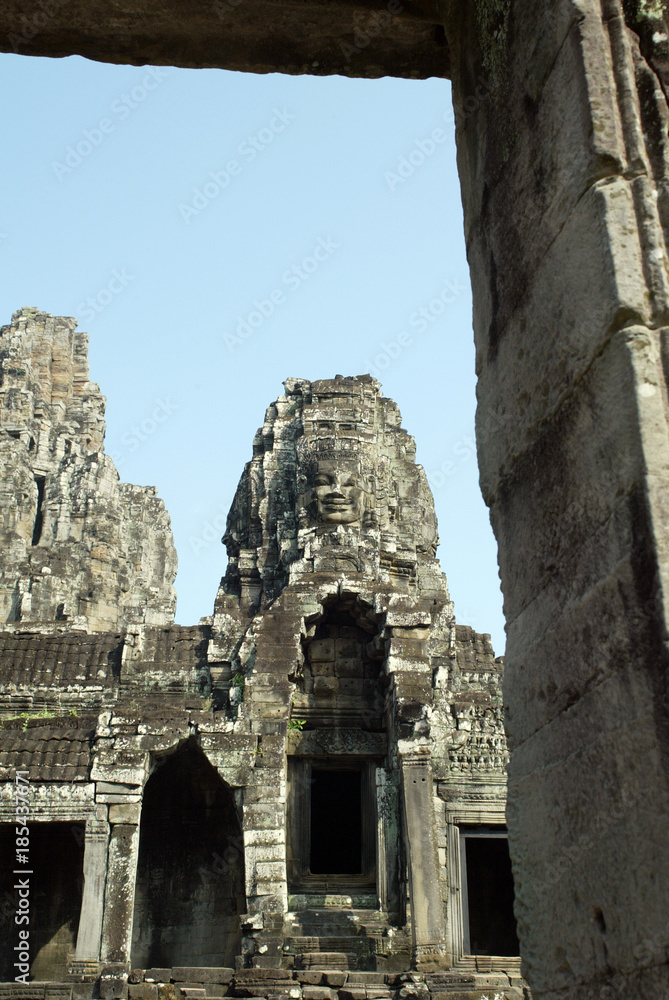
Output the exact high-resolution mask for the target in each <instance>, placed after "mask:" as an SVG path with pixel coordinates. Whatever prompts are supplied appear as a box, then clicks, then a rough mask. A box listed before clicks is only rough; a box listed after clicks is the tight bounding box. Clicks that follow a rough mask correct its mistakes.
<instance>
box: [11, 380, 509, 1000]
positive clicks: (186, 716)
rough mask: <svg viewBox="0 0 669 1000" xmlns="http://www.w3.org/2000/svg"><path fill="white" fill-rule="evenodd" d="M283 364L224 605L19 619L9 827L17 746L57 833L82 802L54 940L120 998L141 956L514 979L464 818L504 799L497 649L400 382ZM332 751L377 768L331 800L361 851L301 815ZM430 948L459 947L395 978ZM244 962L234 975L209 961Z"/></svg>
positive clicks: (500, 982)
mask: <svg viewBox="0 0 669 1000" xmlns="http://www.w3.org/2000/svg"><path fill="white" fill-rule="evenodd" d="M287 387H288V389H289V397H290V398H288V399H287V398H286V397H282V398H280V399H279V400H278V401H277V402H276V403H275V404H274V405H273V406H272V407H270V410H269V411H268V419H267V421H266V424H265V427H264V429H263V431H264V433H263V434H259V436H258V438H257V440H256V446H255V448H254V451H255V455H254V459H253V460H252V462H251V463H250V464H249V466H247V469H246V470H245V472H244V475H243V476H242V480H241V483H240V486H239V489H238V491H237V495H236V498H235V501H234V504H233V508H232V511H231V514H230V519H229V523H228V531H227V533H226V541H227V544H228V547H229V552H230V556H231V558H230V564H229V567H228V572H227V574H226V576H225V577H224V579H223V581H222V584H221V588H220V590H219V594H218V597H217V600H216V607H215V613H214V615H213V616H212V617H211V619H203V620H202V622H201V623H200V625H199V626H193V627H182V626H177V625H165V626H157V625H146V624H134V625H131V626H128V627H126V628H124V629H122V630H121V631H117V632H104V633H96V634H89V633H86V632H83V631H81V630H78V629H77V628H73V627H72V626H71V625H70V624H68V623H63V622H44V623H42V622H36V623H30V624H24V623H16V624H12V625H7V626H6V628H5V631H4V632H3V633H2V634H0V679H1V682H2V691H1V692H0V696H1V700H0V711H1V712H2V714H3V715H4V717H5V720H6V721H5V722H4V723H3V724H2V725H1V726H0V778H1V779H2V784H0V824H3V825H2V827H0V834H2V835H3V836H5V840H7V839H8V837H9V835H8V834H7V830H8V829H9V830H11V829H12V827H11V823H12V821H13V818H14V802H13V791H12V777H13V774H14V773H15V771H16V769H17V768H23V769H25V770H26V771H27V772H28V774H29V775H30V786H31V808H32V814H31V824H32V826H33V827H35V826H37V828H38V831H39V833H38V837H39V836H42V838H44V837H48V831H49V829H54V830H55V829H56V827H55V826H50V825H52V824H58V828H59V829H62V828H65V827H66V826H67V824H69V825H70V827H71V828H72V829H73V830H74V829H76V831H77V833H78V835H79V838H80V839H81V836H82V833H81V831H82V830H84V833H83V847H84V851H83V858H82V859H80V867H81V868H82V874H83V895H82V902H81V917H80V920H79V922H78V926H77V927H72V928H70V932H68V934H63V935H60V936H59V933H55V932H54V933H51V936H50V938H49V941H48V942H47V944H48V953H49V956H50V958H49V961H50V962H51V965H50V966H49V968H52V969H55V968H56V965H57V963H58V962H60V963H61V965H62V962H63V961H65V959H64V958H63V956H64V955H66V953H67V955H66V957H67V960H68V961H69V962H70V965H71V967H72V969H73V975H75V976H77V977H79V979H80V980H81V983H80V985H81V989H78V997H79V998H81V1000H84V998H87V997H88V996H90V995H92V991H93V990H94V989H97V987H96V986H94V981H95V980H96V977H98V976H99V974H100V972H101V969H102V965H103V964H104V965H105V968H104V969H102V980H101V984H100V987H99V988H100V990H101V991H102V992H101V995H103V996H105V995H107V996H109V997H110V998H111V997H114V996H120V997H125V996H126V994H128V993H130V995H131V996H133V997H142V995H143V994H142V991H144V995H145V996H150V997H155V996H157V995H158V987H157V986H156V985H155V984H154V982H150V983H146V982H145V980H146V976H144V977H143V974H141V973H139V972H138V973H136V974H135V975H134V982H131V983H128V971H129V968H130V966H131V965H135V966H139V967H142V968H146V967H151V966H156V965H160V966H161V968H163V967H165V968H164V969H163V972H162V976H163V978H164V979H166V980H169V979H170V978H172V979H173V980H174V978H175V975H177V979H176V983H179V982H181V980H179V979H178V973H177V972H176V970H175V969H174V968H173V967H174V966H175V965H176V966H178V967H179V968H184V967H187V968H188V969H189V970H190V975H191V976H192V980H191V981H192V982H194V983H201V982H202V983H204V982H208V983H210V984H211V989H215V990H216V991H217V994H218V992H219V987H220V988H221V989H220V993H221V995H222V994H223V993H225V992H226V991H227V990H228V989H230V990H232V991H233V993H232V995H247V993H248V991H249V990H250V991H251V994H253V995H258V996H268V995H269V994H273V995H278V994H281V995H286V992H282V991H284V989H285V991H288V992H290V990H292V991H293V993H291V996H293V995H294V996H295V997H296V998H299V997H302V998H303V1000H363V997H362V996H361V995H358V993H356V992H351V991H358V992H359V990H360V989H362V988H363V986H362V985H361V984H368V985H366V986H364V988H365V989H366V990H367V989H372V987H373V990H372V992H373V993H374V998H375V1000H385V998H388V1000H394V998H395V997H397V1000H418V998H419V997H420V998H423V1000H429V993H430V990H432V991H434V990H437V991H439V990H440V989H441V988H442V987H443V988H446V987H447V986H448V987H449V988H450V987H453V988H455V987H460V986H462V985H463V983H464V984H468V985H469V986H472V987H479V986H480V987H481V988H484V987H485V986H487V985H493V982H494V985H497V986H501V987H503V988H504V989H505V990H506V991H507V992H506V996H508V997H519V996H520V992H519V990H520V985H519V980H518V960H517V959H515V960H514V959H513V958H512V957H509V958H504V959H495V960H492V959H490V960H488V961H487V964H486V963H485V962H484V967H483V968H480V967H477V962H478V960H475V959H473V958H472V957H471V956H470V957H469V958H466V957H465V955H464V950H463V933H462V919H463V918H462V907H460V908H458V906H457V905H455V902H454V900H455V898H456V895H457V892H458V891H459V887H460V881H459V880H460V876H459V874H457V872H459V869H460V861H459V847H458V839H457V838H458V830H459V824H460V823H461V822H476V823H480V822H488V823H492V824H495V825H496V826H497V827H498V828H499V827H500V826H502V825H503V823H504V800H505V794H504V793H505V771H504V768H505V763H506V751H505V744H504V738H503V733H502V706H501V691H500V678H501V670H502V664H501V661H498V660H495V659H494V654H493V651H492V648H491V646H490V641H489V637H488V636H480V635H478V634H477V633H475V632H473V631H472V630H471V629H469V628H468V627H466V626H459V625H456V624H455V620H454V615H453V607H452V604H451V602H450V599H449V596H448V588H447V585H446V579H445V577H444V575H443V573H442V572H441V569H440V567H439V563H438V562H437V560H436V557H435V547H436V541H437V526H436V519H435V517H434V507H433V500H432V497H431V495H430V492H429V489H428V488H427V485H426V482H425V476H424V473H423V470H422V469H421V468H420V467H419V466H416V465H415V461H414V445H413V440H412V439H411V438H410V437H409V435H408V434H407V433H406V432H405V431H404V430H403V429H402V427H401V420H400V415H399V411H398V410H397V407H396V406H395V404H394V403H392V402H391V401H390V400H387V399H385V398H384V397H382V396H381V393H380V386H379V385H378V383H376V382H375V381H374V380H372V379H370V378H369V377H368V376H364V377H361V378H350V379H341V378H337V379H333V380H327V381H321V382H315V383H308V382H306V381H303V380H299V381H298V380H288V382H287ZM12 716H14V717H12ZM331 772H334V773H335V774H339V775H342V774H345V775H349V776H350V775H354V776H357V777H355V780H354V781H353V783H352V784H351V783H349V785H347V786H346V787H347V788H351V789H353V788H356V787H357V788H358V792H357V793H354V794H358V795H359V801H358V802H357V805H354V803H353V802H349V801H344V799H343V798H341V799H340V800H339V802H338V805H337V809H336V810H333V815H332V826H333V828H337V826H339V828H340V829H341V830H345V828H346V824H347V823H348V822H355V823H356V824H357V825H358V829H357V834H356V837H357V836H358V835H359V839H357V840H356V837H354V838H352V841H351V842H352V843H354V846H353V847H351V848H350V850H351V852H352V853H351V855H350V857H349V859H347V865H348V867H345V870H342V871H341V872H340V873H339V874H337V871H339V870H338V869H335V872H334V874H331V873H330V868H329V867H328V865H327V863H324V864H325V867H319V866H318V865H317V864H314V857H315V853H314V850H313V845H312V842H311V837H312V836H314V834H313V831H312V830H311V828H310V826H309V823H308V822H307V821H306V819H305V817H307V816H308V815H309V813H310V810H311V809H312V808H313V798H312V784H313V782H314V780H324V779H323V775H326V776H327V775H328V773H331ZM314 775H320V776H321V777H320V778H318V779H315V778H314ZM356 782H358V784H357V785H356ZM329 825H330V817H328V823H327V826H329ZM9 840H11V837H9ZM355 844H357V846H355ZM319 847H320V845H319ZM356 851H357V852H358V856H357V857H355V856H354V854H355V852H356ZM312 868H313V870H312ZM77 878H78V876H77ZM10 895H11V893H10ZM458 919H459V925H458V928H459V929H458V930H456V931H453V932H451V931H448V933H447V927H450V924H451V923H453V921H455V922H456V923H457V920H458ZM68 926H69V925H68ZM52 930H53V929H52ZM45 961H46V959H45ZM463 962H464V965H463ZM494 963H496V964H494ZM500 963H501V964H500ZM412 964H413V965H414V966H417V967H418V968H419V969H420V971H421V973H431V972H433V971H434V970H438V969H443V968H451V967H453V966H455V965H457V966H458V968H459V969H460V971H459V972H458V973H457V974H455V973H454V976H455V978H453V979H451V980H448V981H447V980H444V981H443V982H442V981H441V980H437V979H434V980H429V981H428V980H424V979H422V978H420V977H419V978H417V979H416V980H415V981H413V980H403V979H401V977H400V978H399V979H398V978H397V973H401V972H403V971H404V970H406V969H408V968H409V967H410V966H411V965H412ZM233 965H234V966H236V967H237V969H238V972H239V974H238V975H237V976H236V977H235V979H234V980H233V981H232V984H231V985H230V977H231V975H232V974H231V973H230V976H228V978H227V979H224V980H221V981H219V980H217V979H215V978H211V977H212V976H215V974H216V972H217V970H218V971H219V972H220V967H226V968H227V967H228V966H233ZM168 966H169V967H170V968H169V969H168V968H167V967H168ZM40 967H42V966H39V965H36V966H35V968H36V969H37V968H40ZM43 967H44V968H47V965H46V964H43ZM59 967H60V966H59ZM202 967H209V968H210V971H209V972H206V971H203V969H202ZM244 969H247V970H248V977H250V978H248V977H247V979H244V975H245V973H243V972H242V971H241V970H244ZM323 969H329V970H331V971H330V972H328V973H327V976H329V977H331V978H330V979H327V980H326V981H325V982H321V978H322V975H323V973H322V972H321V971H320V970H323ZM336 969H338V970H340V971H338V972H335V971H334V970H336ZM170 970H171V971H170ZM291 970H292V971H291ZM154 972H155V970H154ZM293 972H294V976H295V978H292V976H293ZM200 973H201V974H202V975H201V976H200ZM385 973H387V974H388V976H389V978H385ZM484 973H487V974H488V978H487V979H482V978H481V976H483V974H484ZM493 973H494V975H493ZM147 975H148V978H149V979H151V980H156V979H157V978H159V976H158V973H157V972H155V974H148V973H147ZM366 975H369V976H372V977H376V978H372V979H368V980H366V979H364V976H366ZM198 976H200V978H198ZM202 976H204V979H202ZM207 976H208V977H209V978H207ZM302 976H306V978H300V977H302ZM347 976H348V977H349V982H350V983H351V988H350V991H349V992H350V995H349V993H346V991H344V993H342V994H341V996H339V997H338V998H337V997H336V993H335V989H336V988H337V987H343V986H344V984H345V982H346V981H347V980H346V977H347ZM355 976H358V977H361V978H359V979H356V978H355ZM477 976H478V978H477ZM495 976H496V977H497V978H495ZM491 977H492V978H491ZM187 981H188V980H185V982H187ZM288 981H290V982H291V984H292V985H290V986H286V987H285V988H284V987H283V986H281V983H283V982H288ZM411 983H414V985H411ZM317 986H318V987H319V988H322V990H323V991H325V992H324V995H323V996H316V994H315V993H314V992H313V990H316V987H317ZM414 986H415V989H414ZM166 988H167V982H166ZM169 988H170V989H171V988H172V987H169ZM175 988H176V986H175ZM184 988H188V987H186V986H184ZM193 988H196V987H193ZM198 988H199V987H198ZM208 988H209V987H208ZM507 988H508V989H507ZM1 989H2V987H0V990H1ZM305 990H306V992H305ZM309 990H312V992H311V993H309ZM240 991H241V992H240ZM244 991H246V992H244ZM277 991H278V992H277ZM374 991H375V992H374ZM0 995H1V994H0ZM67 995H68V994H67V992H66V991H65V992H64V996H67ZM194 995H197V994H194ZM367 995H369V994H367V993H366V994H365V996H367ZM473 995H475V996H476V995H477V994H476V992H474V994H473ZM165 996H166V997H167V996H168V994H165ZM170 1000H172V998H170ZM468 1000H471V998H468ZM477 1000H478V998H477Z"/></svg>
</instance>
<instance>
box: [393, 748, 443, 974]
mask: <svg viewBox="0 0 669 1000" xmlns="http://www.w3.org/2000/svg"><path fill="white" fill-rule="evenodd" d="M400 763H401V771H402V794H403V804H404V823H405V833H406V840H407V845H406V846H407V852H406V853H407V857H408V860H409V892H410V897H411V929H412V937H413V963H414V964H415V967H416V968H417V969H418V970H420V971H425V972H429V971H432V970H434V969H438V968H441V967H442V966H443V965H445V964H446V960H445V955H444V941H445V926H444V903H443V900H442V897H441V882H440V879H439V861H438V856H437V842H436V837H435V829H434V804H433V789H432V768H431V766H430V751H429V747H427V746H415V745H412V746H411V747H410V748H408V749H405V750H403V749H402V748H401V747H400Z"/></svg>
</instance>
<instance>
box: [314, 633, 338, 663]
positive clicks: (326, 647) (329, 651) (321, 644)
mask: <svg viewBox="0 0 669 1000" xmlns="http://www.w3.org/2000/svg"><path fill="white" fill-rule="evenodd" d="M334 658H335V644H334V639H314V640H313V642H310V643H309V659H310V660H311V662H312V663H316V662H322V661H324V660H334Z"/></svg>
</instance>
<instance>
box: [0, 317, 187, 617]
mask: <svg viewBox="0 0 669 1000" xmlns="http://www.w3.org/2000/svg"><path fill="white" fill-rule="evenodd" d="M0 364H1V368H0V509H1V510H2V520H1V521H0V550H1V555H0V621H3V622H27V621H40V622H46V621H49V620H52V621H53V620H59V621H69V622H73V621H75V622H76V623H77V624H78V625H79V627H81V628H84V629H85V628H88V629H90V630H91V631H110V630H113V629H117V628H121V627H122V626H123V625H125V624H129V623H131V622H147V623H149V624H155V625H157V624H168V623H169V622H171V621H172V620H173V618H174V608H175V603H176V595H175V591H174V588H173V586H172V584H173V582H174V577H175V575H176V552H175V550H174V545H173V542H172V533H171V531H170V521H169V516H168V514H167V512H166V511H165V507H164V505H163V502H162V501H161V500H159V499H158V497H157V496H156V490H155V488H153V487H150V486H147V487H141V486H132V485H131V484H129V483H120V482H119V477H118V472H117V471H116V468H115V467H114V463H113V462H112V460H111V459H110V458H109V457H108V456H107V455H105V453H104V433H105V424H104V419H103V416H104V407H105V400H104V397H103V396H102V395H101V394H100V389H99V387H98V386H97V385H96V384H95V383H93V382H90V381H89V375H88V338H87V336H86V334H83V333H80V332H79V331H77V330H76V321H75V320H73V319H67V318H64V317H55V318H54V317H53V316H50V315H48V314H47V313H40V312H38V311H37V310H35V309H23V310H20V311H19V312H17V313H15V315H14V317H13V319H12V324H11V326H5V327H2V329H1V330H0Z"/></svg>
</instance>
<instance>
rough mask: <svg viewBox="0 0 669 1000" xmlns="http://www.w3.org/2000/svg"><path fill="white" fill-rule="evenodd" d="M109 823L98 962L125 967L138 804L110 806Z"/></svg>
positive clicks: (132, 903)
mask: <svg viewBox="0 0 669 1000" xmlns="http://www.w3.org/2000/svg"><path fill="white" fill-rule="evenodd" d="M133 819H134V822H131V820H133ZM109 822H110V823H111V836H110V840H109V861H108V870H107V890H106V892H105V912H104V921H103V925H102V947H101V959H102V961H103V962H109V963H112V962H113V963H125V964H129V963H130V958H131V949H132V920H133V911H134V908H135V883H136V879H137V858H138V853H139V804H138V803H132V804H129V805H113V806H110V807H109Z"/></svg>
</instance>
